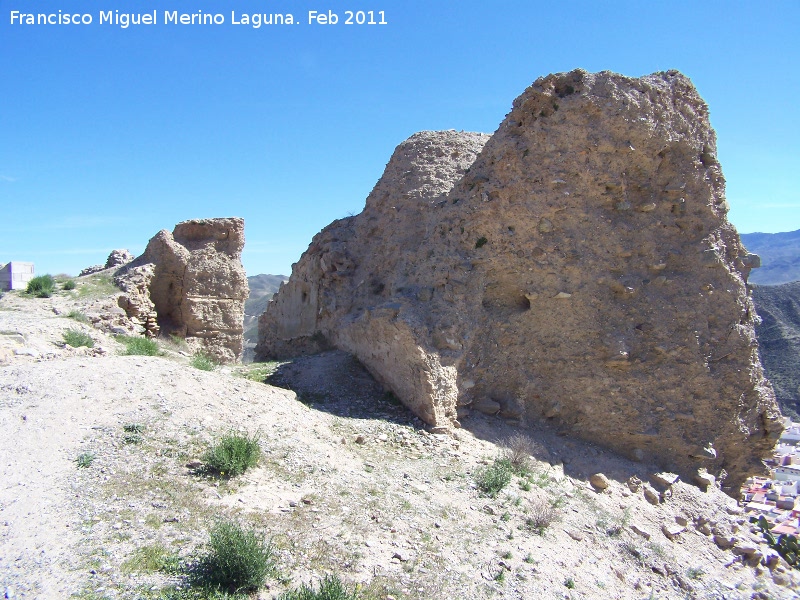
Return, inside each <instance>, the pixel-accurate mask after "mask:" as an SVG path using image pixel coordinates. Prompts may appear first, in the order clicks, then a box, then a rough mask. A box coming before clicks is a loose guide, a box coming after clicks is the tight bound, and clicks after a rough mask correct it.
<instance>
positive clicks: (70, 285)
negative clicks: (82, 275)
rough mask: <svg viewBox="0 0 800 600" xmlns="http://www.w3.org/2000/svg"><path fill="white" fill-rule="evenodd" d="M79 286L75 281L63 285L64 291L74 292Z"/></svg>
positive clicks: (68, 281) (67, 281)
mask: <svg viewBox="0 0 800 600" xmlns="http://www.w3.org/2000/svg"><path fill="white" fill-rule="evenodd" d="M76 286H77V284H76V283H75V280H74V279H67V280H66V281H65V282H64V283H62V284H61V289H62V290H66V291H69V290H74V289H75V287H76Z"/></svg>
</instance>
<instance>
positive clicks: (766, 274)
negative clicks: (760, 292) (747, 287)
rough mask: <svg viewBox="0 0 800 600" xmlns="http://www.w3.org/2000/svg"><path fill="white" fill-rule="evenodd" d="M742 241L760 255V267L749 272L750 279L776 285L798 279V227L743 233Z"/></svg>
mask: <svg viewBox="0 0 800 600" xmlns="http://www.w3.org/2000/svg"><path fill="white" fill-rule="evenodd" d="M742 242H743V243H744V245H745V246H746V247H747V249H748V250H749V251H750V252H754V253H755V254H758V255H759V256H760V257H761V268H760V269H755V270H754V271H753V272H752V273H751V274H750V281H751V282H752V283H756V284H760V285H777V284H780V283H789V282H790V281H798V280H800V229H798V230H797V231H788V232H785V233H743V234H742Z"/></svg>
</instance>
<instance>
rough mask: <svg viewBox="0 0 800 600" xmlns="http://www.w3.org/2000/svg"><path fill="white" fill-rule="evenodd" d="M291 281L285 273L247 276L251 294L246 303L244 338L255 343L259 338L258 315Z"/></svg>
mask: <svg viewBox="0 0 800 600" xmlns="http://www.w3.org/2000/svg"><path fill="white" fill-rule="evenodd" d="M284 281H289V278H288V277H286V276H285V275H264V274H261V275H251V276H249V277H248V278H247V283H248V285H249V286H250V296H249V298H248V299H247V301H246V302H245V303H244V339H245V341H246V342H253V343H255V342H256V341H257V339H258V317H259V316H261V313H263V312H264V311H265V310H266V308H267V304H268V303H269V301H270V300H272V296H274V295H275V292H277V291H278V289H279V288H280V287H281V283H283V282H284Z"/></svg>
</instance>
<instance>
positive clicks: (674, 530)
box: [661, 524, 686, 540]
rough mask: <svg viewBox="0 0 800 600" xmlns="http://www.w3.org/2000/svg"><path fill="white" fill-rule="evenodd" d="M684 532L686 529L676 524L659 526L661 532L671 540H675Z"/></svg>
mask: <svg viewBox="0 0 800 600" xmlns="http://www.w3.org/2000/svg"><path fill="white" fill-rule="evenodd" d="M684 531H686V527H683V526H681V525H678V524H675V525H672V524H667V525H662V526H661V532H662V533H663V534H664V535H665V536H667V537H668V538H669V539H671V540H674V539H675V538H677V537H678V536H679V535H680V534H682V533H683V532H684Z"/></svg>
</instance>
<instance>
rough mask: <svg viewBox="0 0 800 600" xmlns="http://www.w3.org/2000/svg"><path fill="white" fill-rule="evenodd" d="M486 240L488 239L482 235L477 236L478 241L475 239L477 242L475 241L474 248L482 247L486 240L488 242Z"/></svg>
mask: <svg viewBox="0 0 800 600" xmlns="http://www.w3.org/2000/svg"><path fill="white" fill-rule="evenodd" d="M488 241H489V240H487V239H486V238H485V237H483V236H481V237H479V238H478V241H477V242H475V248H476V249H477V248H483V247H484V246H485V245H486V244H487V242H488Z"/></svg>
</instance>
